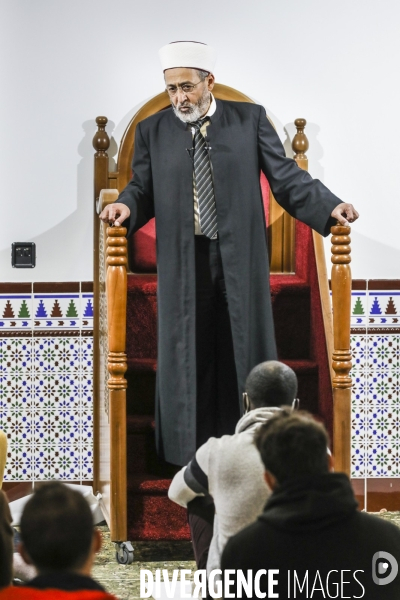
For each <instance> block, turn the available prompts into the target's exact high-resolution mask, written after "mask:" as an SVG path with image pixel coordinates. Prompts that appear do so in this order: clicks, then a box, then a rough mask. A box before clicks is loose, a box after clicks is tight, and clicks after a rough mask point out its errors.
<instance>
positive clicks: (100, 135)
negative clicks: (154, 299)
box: [93, 117, 110, 493]
mask: <svg viewBox="0 0 400 600" xmlns="http://www.w3.org/2000/svg"><path fill="white" fill-rule="evenodd" d="M107 122H108V119H107V117H97V118H96V123H97V131H96V133H95V134H94V137H93V148H94V149H95V150H96V153H95V155H94V198H93V200H94V202H93V432H94V434H93V490H94V492H95V493H96V492H100V487H101V484H100V472H99V467H100V438H99V431H100V410H101V409H100V401H101V399H100V385H99V382H100V376H101V375H100V333H99V332H100V289H99V269H100V261H99V259H100V257H99V244H100V235H99V233H100V227H99V218H98V210H97V209H98V203H99V197H100V194H101V190H102V189H106V188H108V153H107V150H108V148H109V146H110V138H109V137H108V134H107V132H106V125H107Z"/></svg>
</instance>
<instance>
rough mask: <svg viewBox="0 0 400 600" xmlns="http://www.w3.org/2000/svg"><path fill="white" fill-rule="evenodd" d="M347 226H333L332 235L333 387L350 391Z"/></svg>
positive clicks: (348, 244)
mask: <svg viewBox="0 0 400 600" xmlns="http://www.w3.org/2000/svg"><path fill="white" fill-rule="evenodd" d="M350 231H351V228H350V227H344V226H343V225H336V226H335V227H332V228H331V233H332V257H331V260H332V263H333V267H332V279H331V281H332V303H333V335H334V351H333V356H332V368H333V370H334V372H335V377H334V378H333V387H334V388H337V389H349V388H351V377H350V375H349V373H350V369H351V366H352V365H351V351H350V305H351V269H350V262H351V256H350V253H351V247H350V242H351V238H350Z"/></svg>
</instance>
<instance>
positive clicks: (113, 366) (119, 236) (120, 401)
mask: <svg viewBox="0 0 400 600" xmlns="http://www.w3.org/2000/svg"><path fill="white" fill-rule="evenodd" d="M127 264H128V256H127V240H126V228H125V227H108V228H107V279H106V294H107V319H108V364H107V367H108V372H109V374H110V376H109V379H108V390H109V411H108V414H109V422H110V467H111V469H110V474H111V477H110V479H111V480H110V488H111V489H110V504H111V507H110V513H109V514H110V531H111V539H112V540H113V541H118V540H119V541H125V540H126V534H127V533H126V532H127V506H126V486H127V473H126V468H127V462H126V461H127V458H126V388H127V381H126V379H125V372H126V370H127V362H126V353H125V349H126V304H127Z"/></svg>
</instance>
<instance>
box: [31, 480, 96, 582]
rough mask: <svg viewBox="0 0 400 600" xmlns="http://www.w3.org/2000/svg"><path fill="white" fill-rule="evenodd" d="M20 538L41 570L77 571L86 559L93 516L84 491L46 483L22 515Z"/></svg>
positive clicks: (90, 543)
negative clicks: (80, 491)
mask: <svg viewBox="0 0 400 600" xmlns="http://www.w3.org/2000/svg"><path fill="white" fill-rule="evenodd" d="M20 528H21V541H22V544H23V547H24V550H25V552H26V553H27V554H28V556H29V558H30V559H31V561H32V563H33V564H34V565H35V567H36V568H37V570H38V571H39V572H45V571H74V570H78V569H80V568H81V567H82V566H83V565H84V564H85V562H86V561H87V559H88V557H89V555H90V553H91V549H92V541H93V531H94V527H93V517H92V512H91V510H90V507H89V504H88V503H87V501H86V500H85V498H84V497H83V495H82V494H80V493H79V492H77V491H76V490H73V489H71V488H68V487H67V486H65V485H63V484H62V483H59V482H51V483H44V484H42V485H41V486H40V487H38V488H37V490H36V491H35V492H34V494H33V496H32V497H31V498H30V500H28V502H27V503H26V506H25V508H24V511H23V513H22V517H21V523H20Z"/></svg>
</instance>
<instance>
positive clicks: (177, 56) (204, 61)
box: [159, 42, 216, 73]
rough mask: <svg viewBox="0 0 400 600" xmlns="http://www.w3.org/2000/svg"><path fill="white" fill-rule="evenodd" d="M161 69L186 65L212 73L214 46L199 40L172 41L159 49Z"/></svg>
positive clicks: (189, 67) (214, 56) (214, 57)
mask: <svg viewBox="0 0 400 600" xmlns="http://www.w3.org/2000/svg"><path fill="white" fill-rule="evenodd" d="M159 55H160V60H161V66H162V69H163V71H166V70H167V69H175V68H178V67H186V68H188V69H200V70H201V71H207V73H214V65H215V59H216V54H215V50H214V48H211V46H207V45H206V44H202V43H200V42H172V43H171V44H167V45H166V46H163V47H162V48H160V50H159Z"/></svg>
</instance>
